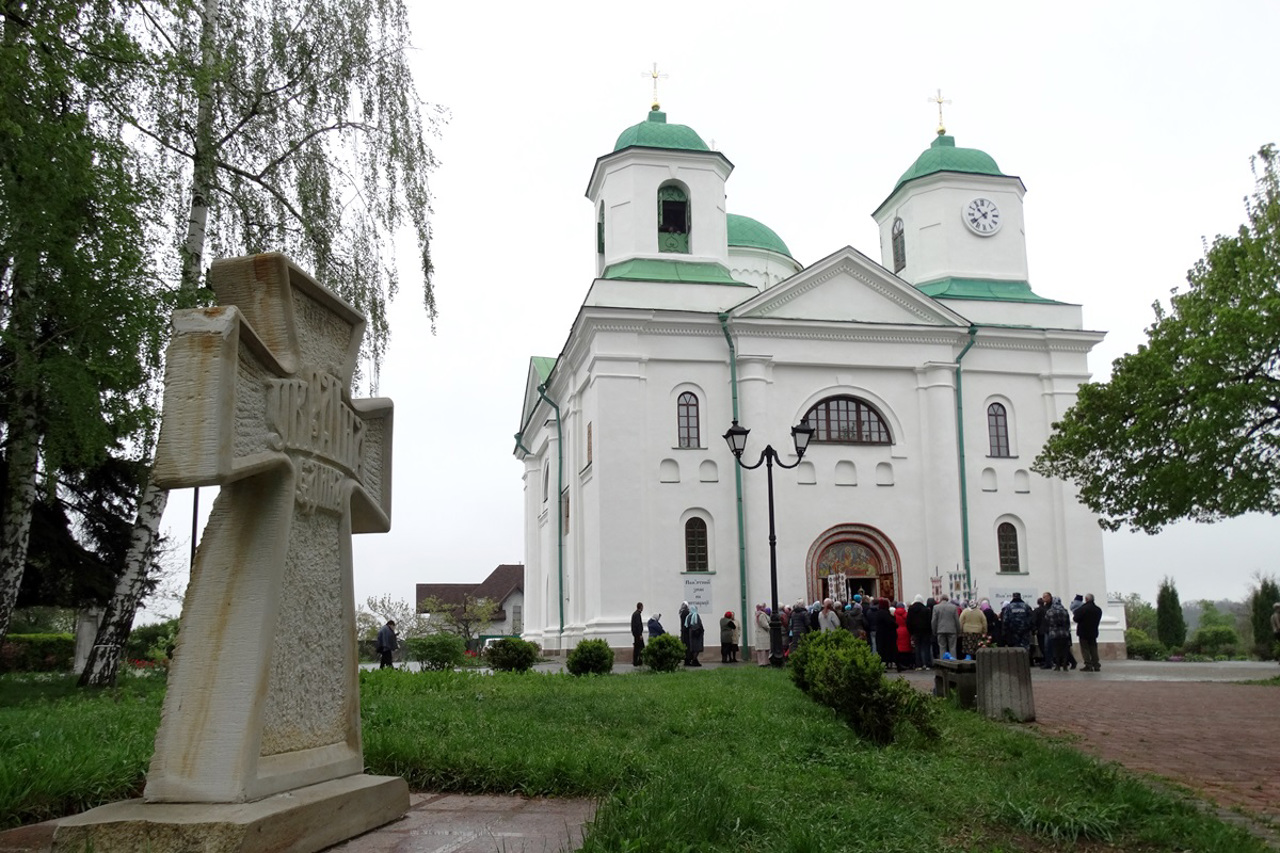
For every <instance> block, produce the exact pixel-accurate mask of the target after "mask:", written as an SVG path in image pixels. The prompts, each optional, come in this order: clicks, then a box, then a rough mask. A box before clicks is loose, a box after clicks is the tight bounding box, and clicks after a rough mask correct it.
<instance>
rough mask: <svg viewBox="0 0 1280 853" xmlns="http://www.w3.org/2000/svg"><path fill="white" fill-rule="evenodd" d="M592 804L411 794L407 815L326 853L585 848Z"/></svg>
mask: <svg viewBox="0 0 1280 853" xmlns="http://www.w3.org/2000/svg"><path fill="white" fill-rule="evenodd" d="M595 810H596V808H595V803H593V802H592V801H590V800H552V799H529V798H526V797H486V796H471V795H462V794H411V795H410V796H409V813H408V814H407V815H405V816H404V818H403V819H401V820H398V821H396V822H395V823H392V824H388V825H387V826H384V827H382V828H381V829H378V830H375V831H374V832H370V833H367V834H365V835H362V836H360V837H359V838H353V839H352V840H350V841H347V842H344V843H342V844H339V845H337V846H336V847H330V848H329V849H328V850H327V851H325V853H553V851H561V850H566V851H567V850H577V849H578V848H579V847H580V846H582V825H583V824H584V823H586V822H587V821H588V820H590V819H591V817H592V815H594V814H595Z"/></svg>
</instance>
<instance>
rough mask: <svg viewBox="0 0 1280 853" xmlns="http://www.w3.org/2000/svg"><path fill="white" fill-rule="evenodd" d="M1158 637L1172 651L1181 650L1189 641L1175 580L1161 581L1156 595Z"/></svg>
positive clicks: (1166, 579)
mask: <svg viewBox="0 0 1280 853" xmlns="http://www.w3.org/2000/svg"><path fill="white" fill-rule="evenodd" d="M1156 636H1157V637H1158V638H1159V640H1160V642H1161V643H1163V644H1164V645H1165V646H1167V647H1168V648H1170V649H1176V648H1180V647H1181V646H1182V644H1183V643H1185V642H1186V641H1187V622H1186V619H1184V618H1183V615H1182V603H1181V602H1180V601H1179V600H1178V588H1177V587H1176V586H1174V584H1173V578H1165V579H1164V580H1162V581H1160V591H1159V592H1158V593H1156Z"/></svg>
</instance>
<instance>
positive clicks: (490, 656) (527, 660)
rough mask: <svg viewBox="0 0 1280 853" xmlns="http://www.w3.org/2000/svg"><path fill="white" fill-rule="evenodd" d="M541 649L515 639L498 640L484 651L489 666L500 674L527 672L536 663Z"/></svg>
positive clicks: (536, 645) (534, 644) (535, 645)
mask: <svg viewBox="0 0 1280 853" xmlns="http://www.w3.org/2000/svg"><path fill="white" fill-rule="evenodd" d="M541 655H542V648H541V647H540V646H539V645H538V644H537V643H530V642H527V641H525V640H521V639H518V638H516V637H507V638H505V639H502V640H498V641H497V642H496V643H494V644H493V645H491V646H489V648H487V649H485V650H484V659H485V660H486V661H488V662H489V666H491V667H493V668H494V669H496V670H498V671H500V672H528V671H529V670H530V669H532V668H533V665H534V664H535V663H537V662H538V658H539V657H540V656H541Z"/></svg>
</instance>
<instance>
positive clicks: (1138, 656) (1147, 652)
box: [1124, 628, 1169, 660]
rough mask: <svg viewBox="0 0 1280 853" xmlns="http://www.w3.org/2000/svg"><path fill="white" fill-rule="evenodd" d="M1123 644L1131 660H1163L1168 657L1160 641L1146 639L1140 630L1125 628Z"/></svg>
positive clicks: (1144, 632)
mask: <svg viewBox="0 0 1280 853" xmlns="http://www.w3.org/2000/svg"><path fill="white" fill-rule="evenodd" d="M1124 644H1125V648H1126V650H1127V654H1128V656H1129V658H1130V659H1131V660H1165V659H1167V658H1168V657H1169V652H1168V650H1167V649H1165V647H1164V646H1162V645H1161V644H1160V641H1159V640H1153V639H1151V638H1150V637H1148V636H1147V632H1146V631H1144V630H1142V629H1141V628H1126V629H1125V632H1124Z"/></svg>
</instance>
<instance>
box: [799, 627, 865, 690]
mask: <svg viewBox="0 0 1280 853" xmlns="http://www.w3.org/2000/svg"><path fill="white" fill-rule="evenodd" d="M856 642H858V640H857V638H856V637H854V636H853V635H852V634H850V633H849V632H848V631H810V632H809V633H807V634H805V635H804V636H803V637H801V638H800V642H799V644H798V645H797V646H796V650H795V651H794V652H792V653H791V654H790V655H788V656H787V673H788V674H789V675H790V676H791V682H792V683H793V684H795V686H796V687H799V688H800V689H801V690H803V691H804V692H805V693H808V692H809V689H810V683H809V679H808V676H807V670H808V667H809V659H810V655H811V654H812V652H813V650H816V649H839V648H844V647H846V646H848V645H849V644H850V643H856Z"/></svg>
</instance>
